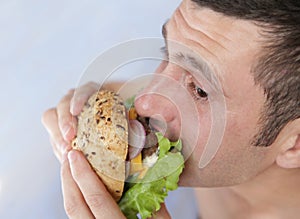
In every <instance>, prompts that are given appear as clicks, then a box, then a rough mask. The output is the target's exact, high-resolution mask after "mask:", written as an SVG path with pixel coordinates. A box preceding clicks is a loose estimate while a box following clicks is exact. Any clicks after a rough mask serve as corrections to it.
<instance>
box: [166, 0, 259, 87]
mask: <svg viewBox="0 0 300 219" xmlns="http://www.w3.org/2000/svg"><path fill="white" fill-rule="evenodd" d="M166 30H167V38H168V40H173V41H176V42H179V43H180V44H182V45H184V46H186V47H187V48H189V49H190V50H192V51H193V52H194V53H195V54H198V55H199V56H201V58H202V59H204V60H205V61H207V63H208V64H209V65H210V67H211V68H212V69H213V70H214V71H215V72H217V73H219V75H221V78H223V77H222V76H224V78H225V80H226V78H227V79H228V78H231V80H240V81H241V80H242V81H245V80H246V81H247V82H248V83H249V80H248V79H249V78H247V79H246V78H245V77H249V76H250V72H251V68H252V67H253V64H254V63H256V61H257V57H259V55H260V53H261V48H262V43H263V40H262V37H261V34H260V29H259V27H258V26H257V25H256V24H254V23H253V22H251V21H247V20H241V19H236V18H234V17H228V16H225V15H223V14H221V13H217V12H214V11H212V10H210V9H208V8H201V7H199V6H198V5H197V4H196V3H194V2H192V1H190V0H184V1H183V2H182V3H181V5H180V6H179V7H178V9H177V10H176V11H175V12H174V14H173V16H172V17H171V19H170V20H169V22H168V23H167V25H166ZM169 50H170V53H172V48H169ZM233 86H234V85H233ZM233 88H236V89H237V87H233Z"/></svg>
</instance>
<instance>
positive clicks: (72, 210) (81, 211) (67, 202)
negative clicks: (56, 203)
mask: <svg viewBox="0 0 300 219" xmlns="http://www.w3.org/2000/svg"><path fill="white" fill-rule="evenodd" d="M61 182H62V192H63V197H64V207H65V211H66V213H67V215H68V216H69V218H94V216H93V214H92V212H91V211H90V209H89V207H88V206H87V204H86V202H85V200H84V197H83V196H82V194H81V192H80V190H79V188H78V186H77V184H76V182H75V181H74V179H73V177H72V174H71V170H70V166H69V162H68V158H67V155H66V154H64V156H63V162H62V166H61Z"/></svg>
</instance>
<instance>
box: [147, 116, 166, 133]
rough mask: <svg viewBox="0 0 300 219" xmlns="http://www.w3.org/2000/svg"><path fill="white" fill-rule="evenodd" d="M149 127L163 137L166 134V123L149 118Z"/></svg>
mask: <svg viewBox="0 0 300 219" xmlns="http://www.w3.org/2000/svg"><path fill="white" fill-rule="evenodd" d="M149 126H150V128H151V129H152V130H154V131H157V132H160V133H162V134H163V135H165V134H166V132H167V123H166V122H165V121H162V120H158V119H154V118H150V119H149Z"/></svg>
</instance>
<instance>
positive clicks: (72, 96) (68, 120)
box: [42, 82, 99, 162]
mask: <svg viewBox="0 0 300 219" xmlns="http://www.w3.org/2000/svg"><path fill="white" fill-rule="evenodd" d="M98 89H99V85H98V84H96V83H93V82H90V83H87V84H85V85H83V86H81V87H79V88H77V89H76V92H75V90H74V89H72V90H70V91H69V92H68V93H67V94H66V95H65V96H64V97H63V98H62V99H61V100H60V102H59V103H58V105H57V107H56V108H51V109H49V110H47V111H46V112H45V113H44V114H43V117H42V123H43V125H44V126H45V128H46V129H47V131H48V133H49V136H50V142H51V144H52V147H53V151H54V154H55V155H56V157H57V158H58V160H59V161H60V162H61V161H62V155H63V154H64V153H67V152H68V151H70V150H71V141H72V140H73V138H74V137H75V135H76V133H77V118H76V116H78V115H79V113H80V112H81V110H82V108H83V106H84V104H85V102H86V101H87V100H88V98H89V97H90V96H91V95H92V94H93V93H94V92H96V91H97V90H98Z"/></svg>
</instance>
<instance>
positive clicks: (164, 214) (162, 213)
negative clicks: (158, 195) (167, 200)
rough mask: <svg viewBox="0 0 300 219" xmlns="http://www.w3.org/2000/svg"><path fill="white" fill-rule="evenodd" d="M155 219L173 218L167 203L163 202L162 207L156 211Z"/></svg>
mask: <svg viewBox="0 0 300 219" xmlns="http://www.w3.org/2000/svg"><path fill="white" fill-rule="evenodd" d="M153 218H155V219H168V218H170V219H171V216H170V214H169V212H168V210H167V208H166V205H165V204H164V203H163V204H161V208H160V209H159V210H158V211H157V212H156V213H155V215H154V217H153Z"/></svg>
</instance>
